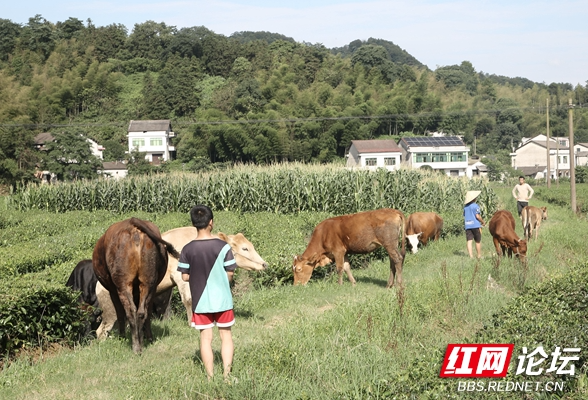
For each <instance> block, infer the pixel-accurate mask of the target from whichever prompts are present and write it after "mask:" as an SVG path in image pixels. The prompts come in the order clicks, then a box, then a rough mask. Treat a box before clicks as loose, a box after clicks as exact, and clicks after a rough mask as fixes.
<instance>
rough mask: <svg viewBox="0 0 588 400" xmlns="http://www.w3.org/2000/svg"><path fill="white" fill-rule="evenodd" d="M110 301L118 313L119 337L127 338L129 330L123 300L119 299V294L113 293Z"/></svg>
mask: <svg viewBox="0 0 588 400" xmlns="http://www.w3.org/2000/svg"><path fill="white" fill-rule="evenodd" d="M110 300H111V301H112V305H113V306H114V310H115V312H116V320H117V322H118V335H119V336H121V337H125V331H126V329H127V320H126V311H125V308H124V306H123V304H122V302H121V300H120V299H119V297H118V295H117V293H112V292H111V293H110ZM113 325H114V324H113Z"/></svg>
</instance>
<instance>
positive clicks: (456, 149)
mask: <svg viewBox="0 0 588 400" xmlns="http://www.w3.org/2000/svg"><path fill="white" fill-rule="evenodd" d="M398 144H399V146H400V148H401V150H402V160H403V164H404V165H406V166H408V167H410V168H423V167H425V166H427V167H430V168H431V169H433V170H434V171H438V172H441V173H444V174H446V175H448V176H468V153H469V151H470V149H469V147H467V146H466V145H465V143H464V142H463V140H461V138H460V137H458V136H435V137H428V136H415V137H403V138H402V139H400V142H399V143H398ZM472 171H473V170H472Z"/></svg>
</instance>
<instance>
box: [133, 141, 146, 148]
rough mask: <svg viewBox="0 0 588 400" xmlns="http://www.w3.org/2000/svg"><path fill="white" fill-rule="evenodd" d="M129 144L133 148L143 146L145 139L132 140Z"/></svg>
mask: <svg viewBox="0 0 588 400" xmlns="http://www.w3.org/2000/svg"><path fill="white" fill-rule="evenodd" d="M131 143H132V145H133V147H141V146H145V139H133V141H132V142H131Z"/></svg>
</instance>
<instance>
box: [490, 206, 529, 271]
mask: <svg viewBox="0 0 588 400" xmlns="http://www.w3.org/2000/svg"><path fill="white" fill-rule="evenodd" d="M488 229H489V230H490V234H491V235H492V237H493V239H494V247H496V253H497V254H498V257H501V256H502V254H503V253H504V252H506V251H507V250H508V256H509V257H511V258H512V254H513V252H514V253H515V255H516V256H518V257H519V259H520V260H521V261H522V262H525V261H526V257H527V241H526V240H524V239H520V238H519V237H518V236H517V234H516V232H515V219H514V217H513V216H512V214H511V213H510V211H506V210H499V211H496V213H495V214H494V215H493V216H492V219H491V220H490V223H489V224H488Z"/></svg>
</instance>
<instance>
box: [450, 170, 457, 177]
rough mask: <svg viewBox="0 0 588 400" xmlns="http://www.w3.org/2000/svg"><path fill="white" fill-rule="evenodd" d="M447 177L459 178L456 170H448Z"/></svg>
mask: <svg viewBox="0 0 588 400" xmlns="http://www.w3.org/2000/svg"><path fill="white" fill-rule="evenodd" d="M449 176H459V170H457V169H452V170H450V171H449Z"/></svg>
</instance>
